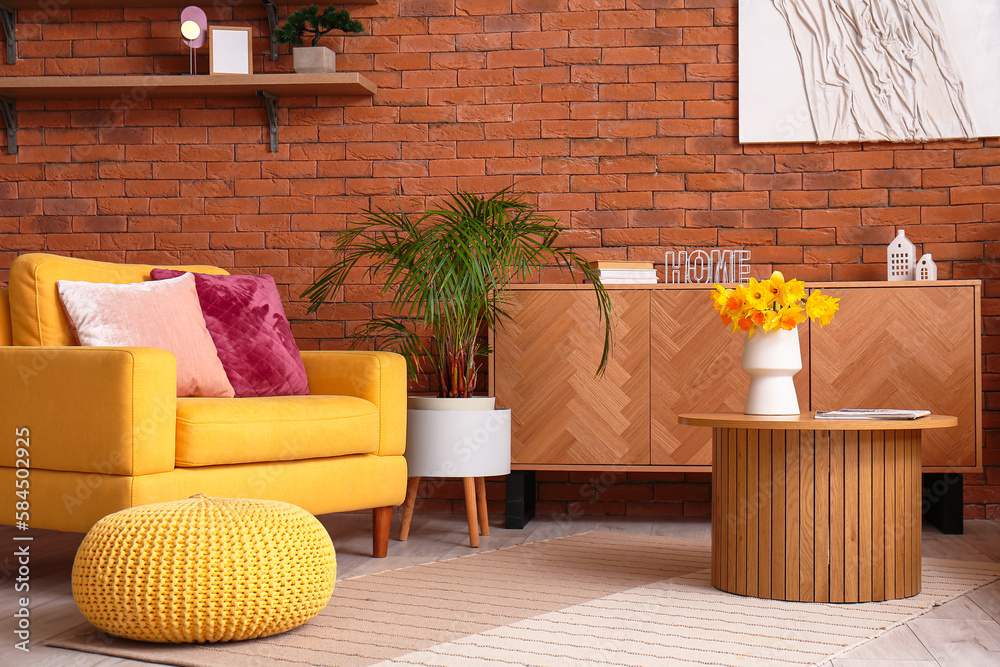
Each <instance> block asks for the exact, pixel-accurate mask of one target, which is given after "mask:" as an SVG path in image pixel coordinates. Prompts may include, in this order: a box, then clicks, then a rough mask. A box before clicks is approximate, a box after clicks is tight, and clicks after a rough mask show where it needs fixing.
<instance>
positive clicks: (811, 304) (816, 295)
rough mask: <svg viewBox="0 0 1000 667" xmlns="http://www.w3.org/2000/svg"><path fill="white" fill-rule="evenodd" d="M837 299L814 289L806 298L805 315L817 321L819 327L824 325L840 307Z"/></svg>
mask: <svg viewBox="0 0 1000 667" xmlns="http://www.w3.org/2000/svg"><path fill="white" fill-rule="evenodd" d="M838 301H840V299H839V298H836V297H831V296H827V295H825V294H823V293H822V292H820V291H819V290H816V291H815V292H813V293H812V294H810V295H809V298H808V299H806V315H808V316H809V319H811V320H815V321H816V322H819V325H820V326H821V327H822V326H826V325H827V324H829V323H830V320H832V319H833V314H834V313H836V312H837V311H838V310H839V309H840V306H838V305H837V302H838Z"/></svg>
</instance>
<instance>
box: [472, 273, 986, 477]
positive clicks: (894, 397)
mask: <svg viewBox="0 0 1000 667" xmlns="http://www.w3.org/2000/svg"><path fill="white" fill-rule="evenodd" d="M807 287H808V288H810V289H822V290H823V292H824V293H825V294H829V295H831V296H836V297H840V311H839V312H838V313H837V315H836V317H834V319H833V321H832V322H831V323H830V324H828V325H827V326H825V327H820V326H818V325H816V324H813V323H808V324H805V325H802V326H800V327H799V335H800V338H801V344H802V366H803V368H802V371H801V372H799V373H798V374H797V375H796V376H795V384H796V390H797V392H798V397H799V404H800V407H801V408H802V410H803V411H804V412H805V411H809V410H829V409H836V408H843V407H865V408H921V409H927V410H931V411H932V412H934V413H938V414H947V415H955V416H957V417H958V420H959V426H958V427H957V428H952V429H946V430H940V431H933V432H929V433H927V434H926V436H925V440H924V447H923V469H924V471H925V472H958V473H964V472H980V471H981V470H982V390H981V382H982V379H981V368H982V355H981V343H980V326H981V325H980V323H981V318H980V290H981V283H980V281H978V280H965V281H963V280H949V281H935V282H904V283H898V282H897V283H887V282H857V283H807ZM709 288H710V286H708V285H663V284H660V285H648V286H646V285H643V286H635V287H634V286H618V285H616V286H610V287H609V291H610V292H611V296H612V302H613V304H614V308H615V313H616V319H615V344H614V350H613V354H612V358H611V362H610V363H609V365H608V369H607V372H606V373H605V374H604V376H603V377H596V376H595V371H596V369H597V364H598V362H599V360H600V357H601V347H602V342H603V341H602V332H603V328H602V327H601V326H600V325H599V322H598V320H597V307H596V301H595V296H594V294H593V292H592V289H591V287H590V286H589V285H519V286H517V287H515V288H514V289H513V291H512V293H511V295H510V296H511V299H510V305H509V312H510V313H511V315H512V316H513V317H512V320H511V321H505V322H504V323H502V325H501V326H500V327H499V328H498V330H497V333H496V335H495V337H494V340H493V341H492V346H493V348H494V352H493V354H492V355H491V356H490V374H489V380H490V393H491V394H492V395H493V396H496V399H497V407H499V408H510V409H511V415H512V425H511V428H512V437H511V455H512V460H513V464H512V466H511V467H512V468H513V469H515V470H606V469H615V470H620V471H653V470H661V471H686V472H694V471H708V470H711V463H712V439H711V435H710V434H709V433H708V432H707V431H706V430H705V429H699V428H697V427H694V426H682V425H680V424H678V423H677V417H678V415H680V414H682V413H686V412H697V411H699V410H705V409H708V408H710V409H711V410H713V411H718V412H737V413H739V412H742V411H743V401H744V399H745V397H746V392H747V387H748V385H749V377H748V376H747V375H746V374H745V373H744V372H743V370H742V369H741V368H740V361H741V355H742V351H743V337H742V336H741V335H738V334H733V333H731V332H730V331H729V329H728V328H727V327H725V326H723V324H722V323H721V322H720V321H719V318H718V315H716V313H715V312H714V310H713V308H712V304H711V300H710V299H709Z"/></svg>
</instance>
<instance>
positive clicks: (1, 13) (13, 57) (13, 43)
mask: <svg viewBox="0 0 1000 667" xmlns="http://www.w3.org/2000/svg"><path fill="white" fill-rule="evenodd" d="M265 1H266V0H265ZM0 21H3V33H4V35H5V36H6V38H7V64H8V65H13V64H14V63H16V62H17V37H16V36H15V34H14V33H15V26H14V10H13V9H12V8H10V7H8V6H7V5H2V4H0Z"/></svg>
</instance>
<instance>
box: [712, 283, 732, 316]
mask: <svg viewBox="0 0 1000 667" xmlns="http://www.w3.org/2000/svg"><path fill="white" fill-rule="evenodd" d="M731 291H732V290H727V289H726V288H725V287H723V286H722V285H718V284H717V285H715V290H714V291H713V292H712V302H713V303H714V304H715V312H717V313H721V312H722V309H723V308H725V307H726V302H727V301H729V293H730V292H731Z"/></svg>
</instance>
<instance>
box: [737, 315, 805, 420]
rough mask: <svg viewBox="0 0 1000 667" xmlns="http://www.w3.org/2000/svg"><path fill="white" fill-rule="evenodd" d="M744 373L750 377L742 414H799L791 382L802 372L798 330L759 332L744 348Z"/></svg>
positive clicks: (793, 384)
mask: <svg viewBox="0 0 1000 667" xmlns="http://www.w3.org/2000/svg"><path fill="white" fill-rule="evenodd" d="M743 370H744V371H746V372H747V374H749V375H750V389H749V390H748V391H747V403H746V407H745V408H744V410H743V412H744V413H745V414H748V415H797V414H799V399H798V397H797V396H796V395H795V383H794V382H793V380H792V378H793V377H794V376H795V374H796V373H798V372H799V371H800V370H802V352H801V351H800V350H799V332H798V330H796V329H793V330H792V331H785V330H784V329H776V330H774V331H768V332H765V331H763V330H762V329H760V328H758V329H757V331H756V332H755V333H754V335H753V337H750V338H747V339H746V342H745V343H744V345H743Z"/></svg>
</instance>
